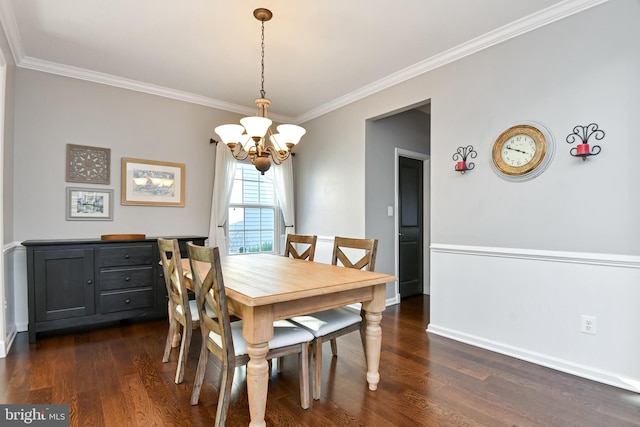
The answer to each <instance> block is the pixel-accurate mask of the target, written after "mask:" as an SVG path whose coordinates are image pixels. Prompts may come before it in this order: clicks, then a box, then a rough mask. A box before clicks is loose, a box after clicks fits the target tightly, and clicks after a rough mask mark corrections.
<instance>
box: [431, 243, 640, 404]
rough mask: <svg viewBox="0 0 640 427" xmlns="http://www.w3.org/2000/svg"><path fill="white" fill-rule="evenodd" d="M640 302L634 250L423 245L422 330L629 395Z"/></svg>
mask: <svg viewBox="0 0 640 427" xmlns="http://www.w3.org/2000/svg"><path fill="white" fill-rule="evenodd" d="M639 301H640V257H638V256H627V255H615V254H614V255H612V254H591V253H569V252H556V251H539V250H522V249H505V248H487V247H467V246H455V245H443V244H433V245H432V246H431V323H430V324H429V326H428V329H427V331H428V332H430V333H434V334H437V335H441V336H445V337H448V338H452V339H455V340H458V341H462V342H465V343H468V344H472V345H475V346H478V347H482V348H486V349H488V350H492V351H495V352H498V353H503V354H506V355H509V356H513V357H516V358H519V359H523V360H526V361H530V362H533V363H537V364H539V365H543V366H547V367H549V368H553V369H557V370H560V371H563V372H567V373H570V374H574V375H578V376H581V377H584V378H588V379H591V380H595V381H599V382H602V383H606V384H610V385H613V386H616V387H620V388H624V389H628V390H632V391H636V392H640V363H638V361H639V360H640V334H638V332H637V329H636V327H637V325H640V309H638V302H639ZM583 315H587V316H594V317H595V318H596V334H595V335H591V334H585V333H583V332H581V317H582V316H583Z"/></svg>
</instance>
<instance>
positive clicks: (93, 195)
mask: <svg viewBox="0 0 640 427" xmlns="http://www.w3.org/2000/svg"><path fill="white" fill-rule="evenodd" d="M75 220H78V221H87V220H94V221H112V220H113V190H102V189H96V188H73V187H67V221H75Z"/></svg>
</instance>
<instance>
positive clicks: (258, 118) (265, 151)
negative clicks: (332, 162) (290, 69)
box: [215, 8, 306, 175]
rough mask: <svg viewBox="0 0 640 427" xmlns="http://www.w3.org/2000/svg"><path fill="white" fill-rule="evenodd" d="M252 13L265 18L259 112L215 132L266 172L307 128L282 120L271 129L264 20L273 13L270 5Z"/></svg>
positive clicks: (238, 156)
mask: <svg viewBox="0 0 640 427" xmlns="http://www.w3.org/2000/svg"><path fill="white" fill-rule="evenodd" d="M253 16H254V17H255V18H256V19H257V20H258V21H260V22H262V38H261V40H262V45H261V46H262V61H261V65H262V76H261V89H260V98H258V99H256V105H257V112H256V115H255V116H253V117H244V118H242V119H240V123H241V125H237V124H229V125H222V126H218V127H216V128H215V132H216V133H217V134H218V135H219V136H220V138H221V139H222V142H224V143H225V144H227V146H228V147H229V149H230V150H231V153H232V154H233V157H235V158H236V159H238V160H245V159H246V158H247V157H249V158H250V159H251V163H252V164H253V165H254V166H255V167H256V169H258V170H259V171H260V173H262V174H263V175H264V173H265V172H266V171H268V170H269V168H270V167H271V159H272V160H273V162H274V163H275V164H277V165H279V164H281V163H282V162H284V161H285V160H287V159H288V158H289V156H290V155H291V149H292V148H293V146H294V145H296V144H297V143H298V142H300V138H302V135H304V134H305V133H306V130H305V129H304V128H302V127H300V126H296V125H288V124H283V125H279V126H278V127H277V130H278V133H276V134H274V133H272V132H271V123H272V122H271V120H270V119H269V115H268V111H267V110H268V108H269V104H271V101H269V100H268V99H266V98H265V94H266V92H265V91H264V23H265V21H269V20H270V19H271V18H272V17H273V14H272V13H271V11H270V10H268V9H263V8H259V9H256V10H254V11H253ZM269 157H271V159H269Z"/></svg>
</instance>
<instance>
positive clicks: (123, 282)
mask: <svg viewBox="0 0 640 427" xmlns="http://www.w3.org/2000/svg"><path fill="white" fill-rule="evenodd" d="M151 286H153V267H152V266H147V267H135V268H117V269H103V270H101V271H100V289H101V290H103V291H107V290H111V289H127V288H143V287H151Z"/></svg>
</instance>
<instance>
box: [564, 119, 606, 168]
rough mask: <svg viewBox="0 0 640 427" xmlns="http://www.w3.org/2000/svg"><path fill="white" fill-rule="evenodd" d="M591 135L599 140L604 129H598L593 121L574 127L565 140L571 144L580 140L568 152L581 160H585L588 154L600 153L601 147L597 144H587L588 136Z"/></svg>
mask: <svg viewBox="0 0 640 427" xmlns="http://www.w3.org/2000/svg"><path fill="white" fill-rule="evenodd" d="M592 136H593V137H594V138H595V139H596V140H598V141H600V140H601V139H602V138H604V131H603V130H601V129H598V125H597V124H595V123H591V124H590V125H588V126H580V125H578V126H576V127H574V128H573V133H571V134H569V135H567V142H568V143H569V144H573V143H574V142H576V141H578V140H580V141H582V142H580V143H579V144H578V145H577V146H575V147H573V148H572V149H571V150H569V154H571V155H572V156H573V157H582V160H587V157H589V156H595V155H596V154H600V151H601V148H600V146H599V145H594V146H593V147H590V146H589V138H591V137H592Z"/></svg>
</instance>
